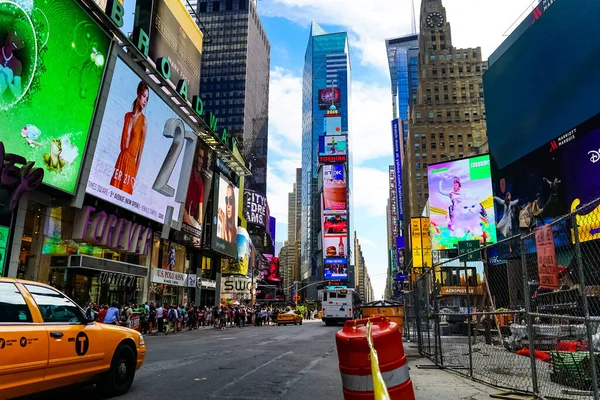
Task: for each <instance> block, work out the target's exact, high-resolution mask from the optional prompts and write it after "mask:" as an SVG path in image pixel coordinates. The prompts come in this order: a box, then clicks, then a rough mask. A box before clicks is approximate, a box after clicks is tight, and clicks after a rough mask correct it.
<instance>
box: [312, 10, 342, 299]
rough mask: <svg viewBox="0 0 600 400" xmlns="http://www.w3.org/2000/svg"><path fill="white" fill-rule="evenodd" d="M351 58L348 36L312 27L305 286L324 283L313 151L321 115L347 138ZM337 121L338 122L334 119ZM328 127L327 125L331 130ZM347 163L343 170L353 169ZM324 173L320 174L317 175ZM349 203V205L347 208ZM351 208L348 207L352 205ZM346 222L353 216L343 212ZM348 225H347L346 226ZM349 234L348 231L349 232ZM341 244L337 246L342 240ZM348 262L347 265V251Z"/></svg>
mask: <svg viewBox="0 0 600 400" xmlns="http://www.w3.org/2000/svg"><path fill="white" fill-rule="evenodd" d="M349 89H350V54H349V45H348V35H347V33H346V32H338V33H327V32H325V30H323V28H321V27H320V26H319V25H318V24H317V23H315V22H313V23H312V26H311V30H310V38H309V40H308V45H307V48H306V53H305V57H304V72H303V86H302V223H301V229H302V234H301V241H302V245H301V260H302V261H301V275H302V276H301V278H302V280H303V286H305V285H307V284H309V282H312V283H315V282H318V281H319V280H322V279H323V278H324V275H323V274H324V272H323V251H322V246H321V243H320V242H321V240H322V228H321V191H320V188H319V163H318V161H319V160H318V154H317V147H318V146H319V137H321V136H323V133H324V131H325V119H326V118H325V115H326V114H328V113H329V112H330V108H331V107H332V106H333V111H331V112H332V113H335V112H337V113H339V115H340V116H341V118H340V126H339V127H338V129H339V131H340V134H347V133H348V114H349V109H348V106H349V93H350V90H349ZM335 118H337V117H335ZM329 128H331V124H329V125H328V128H327V129H329ZM351 165H352V163H351V159H349V162H348V163H347V166H351ZM347 166H346V165H344V166H343V167H342V168H346V169H345V171H346V175H347V176H346V185H347V186H346V187H347V188H348V198H349V199H351V191H350V188H351V187H352V169H351V168H347ZM322 173H323V171H321V174H322ZM348 203H349V202H348V201H347V202H346V204H348ZM350 205H351V204H350ZM347 212H348V214H347V216H346V217H347V218H349V217H350V216H351V212H350V207H347ZM350 222H351V221H350V220H349V221H348V223H349V224H350ZM349 229H350V228H349V227H348V232H349V231H350V230H349ZM340 241H341V240H340ZM352 247H353V246H352V243H350V248H349V249H347V250H346V256H348V257H349V258H348V259H351V248H352ZM305 296H306V298H307V299H308V300H316V299H317V287H316V285H313V286H310V287H309V288H308V289H307V291H306V293H305Z"/></svg>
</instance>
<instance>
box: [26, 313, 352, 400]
mask: <svg viewBox="0 0 600 400" xmlns="http://www.w3.org/2000/svg"><path fill="white" fill-rule="evenodd" d="M340 328H341V326H340V327H326V326H325V325H324V323H323V322H322V321H305V322H304V324H303V325H298V326H294V325H288V326H281V327H278V326H263V327H258V328H255V327H248V328H246V329H241V330H240V329H238V328H228V329H226V330H225V331H221V330H216V329H205V330H201V331H192V332H182V333H178V334H175V335H169V336H166V337H165V336H163V335H160V336H146V337H145V339H146V346H147V348H148V353H147V355H146V359H145V361H144V365H143V366H142V368H141V369H140V370H139V371H137V374H136V377H135V381H134V383H133V386H132V388H131V390H130V391H129V393H127V394H126V395H124V396H121V397H120V399H131V400H138V399H139V400H142V399H143V400H147V399H150V398H163V399H177V400H180V399H181V400H183V399H194V400H198V399H202V400H203V399H223V400H225V399H240V400H254V399H256V400H259V399H260V400H262V399H286V400H296V399H297V400H306V399H311V400H318V399H331V400H338V399H340V400H341V399H343V396H342V384H341V379H340V374H339V370H338V365H337V363H338V360H337V353H336V350H335V332H337V331H338V330H339V329H340ZM56 398H85V399H86V400H95V399H100V398H101V397H100V396H99V395H98V394H97V393H96V392H95V390H94V388H93V387H84V388H71V389H68V390H63V391H60V392H58V393H57V392H54V393H49V394H45V395H38V396H35V397H34V399H35V400H40V399H44V400H46V399H56ZM28 400H29V399H28Z"/></svg>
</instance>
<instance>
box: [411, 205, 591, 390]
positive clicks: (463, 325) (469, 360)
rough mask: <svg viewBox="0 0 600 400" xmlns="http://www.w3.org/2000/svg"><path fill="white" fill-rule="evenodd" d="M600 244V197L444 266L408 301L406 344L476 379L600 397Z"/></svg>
mask: <svg viewBox="0 0 600 400" xmlns="http://www.w3.org/2000/svg"><path fill="white" fill-rule="evenodd" d="M599 239H600V199H598V200H597V201H594V202H592V203H590V204H587V205H584V206H582V207H579V208H578V209H577V210H576V211H573V212H572V213H571V214H569V215H566V216H564V217H561V218H556V219H554V220H553V221H552V222H551V223H549V224H545V225H542V222H541V221H539V222H538V224H537V226H536V227H535V228H534V229H524V230H522V231H521V234H520V235H516V236H513V237H511V238H508V239H504V240H501V241H499V242H498V243H495V244H493V245H488V246H485V247H482V248H480V249H477V250H474V251H471V252H467V253H465V254H461V255H460V256H458V257H455V258H451V259H444V260H442V261H440V262H439V263H437V264H436V265H434V266H433V267H432V268H430V269H428V270H427V271H425V272H424V273H423V275H421V276H419V277H418V279H417V280H416V281H415V282H413V284H412V290H411V291H409V292H406V293H405V295H404V299H405V326H404V335H405V338H407V339H408V340H410V341H411V342H413V343H415V342H416V343H417V345H418V348H419V352H420V353H421V354H423V355H425V356H427V357H429V358H430V359H431V360H432V361H433V362H434V363H435V364H436V365H437V366H439V367H440V368H446V369H451V370H455V371H456V372H458V373H461V374H464V375H466V376H469V377H471V378H472V379H474V380H478V381H482V382H485V383H489V384H492V385H494V386H498V387H501V388H506V389H509V390H513V391H517V392H522V393H529V394H534V395H536V396H537V397H540V398H549V399H552V398H557V399H590V398H594V399H599V390H598V387H599V386H598V385H599V377H598V374H599V372H600V240H599Z"/></svg>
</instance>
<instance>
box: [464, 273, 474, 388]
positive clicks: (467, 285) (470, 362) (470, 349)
mask: <svg viewBox="0 0 600 400" xmlns="http://www.w3.org/2000/svg"><path fill="white" fill-rule="evenodd" d="M464 267H465V285H466V293H465V295H466V297H467V335H468V338H469V376H470V377H471V378H473V348H472V344H471V319H472V316H471V296H470V295H469V270H468V269H467V262H466V261H464Z"/></svg>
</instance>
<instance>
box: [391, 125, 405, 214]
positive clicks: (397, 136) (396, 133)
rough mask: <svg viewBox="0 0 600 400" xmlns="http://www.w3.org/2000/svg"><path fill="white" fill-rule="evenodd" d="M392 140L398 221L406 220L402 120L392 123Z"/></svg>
mask: <svg viewBox="0 0 600 400" xmlns="http://www.w3.org/2000/svg"><path fill="white" fill-rule="evenodd" d="M392 140H393V143H394V171H395V173H396V211H397V214H398V221H403V220H404V205H403V204H402V134H401V132H400V120H399V119H398V118H396V119H395V120H393V121H392Z"/></svg>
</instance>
